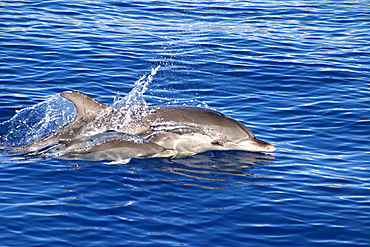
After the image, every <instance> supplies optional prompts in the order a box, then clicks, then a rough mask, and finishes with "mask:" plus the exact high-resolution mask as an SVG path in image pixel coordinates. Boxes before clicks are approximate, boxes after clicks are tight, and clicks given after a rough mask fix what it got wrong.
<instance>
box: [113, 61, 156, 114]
mask: <svg viewBox="0 0 370 247" xmlns="http://www.w3.org/2000/svg"><path fill="white" fill-rule="evenodd" d="M160 67H161V66H160V65H158V66H157V67H156V68H152V70H151V73H150V75H148V76H147V75H143V76H141V77H140V79H139V80H137V81H136V82H135V84H134V88H133V89H132V90H131V91H130V92H129V93H128V94H127V95H126V96H124V97H122V96H121V95H120V93H118V94H117V95H116V97H115V99H114V103H113V107H114V108H117V109H121V110H123V111H127V110H129V111H131V112H135V111H137V110H146V109H148V105H147V103H146V101H145V99H144V93H145V92H146V90H147V89H148V85H149V84H150V83H151V82H152V81H153V77H154V76H155V75H156V74H157V71H158V69H159V68H160Z"/></svg>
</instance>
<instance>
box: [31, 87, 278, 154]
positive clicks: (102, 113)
mask: <svg viewBox="0 0 370 247" xmlns="http://www.w3.org/2000/svg"><path fill="white" fill-rule="evenodd" d="M60 95H61V96H62V97H64V98H66V99H68V100H69V101H71V102H72V103H73V104H74V106H75V107H76V111H77V114H76V117H75V119H74V121H73V122H72V123H70V124H68V125H67V126H65V127H63V128H62V129H60V130H58V131H56V132H55V133H53V134H52V135H50V136H49V137H47V138H45V139H44V140H41V141H39V142H38V143H34V144H33V146H32V148H30V150H29V151H36V152H34V153H33V154H36V155H37V154H41V153H42V154H45V153H54V152H55V147H56V146H58V147H59V148H61V149H62V150H64V151H63V152H62V153H61V154H64V156H66V157H67V156H68V157H69V158H73V157H78V158H79V159H84V157H88V160H103V159H105V158H106V159H117V157H116V156H115V155H118V156H120V159H122V160H127V159H129V158H149V157H170V158H183V157H187V156H190V155H194V154H197V153H201V152H205V151H209V150H243V151H252V152H274V151H275V150H276V148H275V146H273V145H272V144H269V143H266V142H264V141H261V140H258V139H256V138H255V136H254V134H253V133H252V131H251V130H249V129H248V128H247V127H245V126H244V125H243V124H241V123H240V122H238V121H236V120H234V119H232V118H230V117H228V116H226V115H224V114H222V113H219V112H216V111H213V110H210V109H205V108H200V107H191V106H174V105H172V106H171V105H165V106H153V107H148V108H147V109H145V110H143V111H142V112H139V113H138V112H136V113H135V114H132V115H128V114H124V113H123V112H122V111H120V110H119V109H115V108H112V107H109V106H107V105H105V104H103V103H101V102H99V101H97V100H95V99H93V98H92V97H90V96H88V95H86V94H83V93H80V92H74V91H64V92H62V93H61V94H60ZM97 129H98V130H99V131H100V133H94V130H95V131H96V130H97ZM112 131H114V132H112ZM112 133H115V134H112ZM123 136H130V137H134V139H135V138H139V139H135V140H136V142H135V141H134V142H132V140H133V139H132V140H131V141H130V140H129V139H130V138H128V139H125V138H123ZM96 138H100V139H101V140H103V141H100V142H99V141H97V142H96V143H94V141H93V140H94V139H96ZM137 140H140V141H139V142H138V141H137ZM144 140H145V141H144ZM50 144H52V145H51V146H50ZM45 147H48V148H45ZM40 148H41V149H40ZM123 149H130V150H131V151H132V152H131V151H130V152H128V151H127V152H125V151H122V150H123ZM135 149H136V152H137V153H140V155H133V152H135ZM148 149H150V150H152V151H149V152H145V150H148ZM156 149H157V151H154V150H156ZM40 150H42V151H40ZM156 152H157V153H156ZM94 153H96V156H95V155H94ZM130 156H131V157H130ZM114 157H116V158H114Z"/></svg>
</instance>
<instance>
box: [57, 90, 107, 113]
mask: <svg viewBox="0 0 370 247" xmlns="http://www.w3.org/2000/svg"><path fill="white" fill-rule="evenodd" d="M60 95H61V96H62V97H63V98H66V99H68V100H69V101H71V102H72V103H73V104H74V105H75V107H76V111H77V115H76V118H75V120H80V119H85V120H87V119H94V118H95V117H96V116H97V115H98V114H99V113H101V112H102V111H103V110H105V109H107V108H109V106H107V105H105V104H103V103H101V102H99V101H97V100H96V99H93V98H92V97H90V96H88V95H86V94H83V93H80V92H74V91H64V92H62V93H60Z"/></svg>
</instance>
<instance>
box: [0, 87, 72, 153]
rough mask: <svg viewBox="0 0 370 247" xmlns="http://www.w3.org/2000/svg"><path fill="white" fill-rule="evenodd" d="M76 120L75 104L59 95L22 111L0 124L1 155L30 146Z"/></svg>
mask: <svg viewBox="0 0 370 247" xmlns="http://www.w3.org/2000/svg"><path fill="white" fill-rule="evenodd" d="M74 118H75V109H74V106H73V104H72V103H71V102H69V101H68V100H66V99H64V98H63V97H61V96H60V95H59V94H57V95H54V96H52V97H50V98H49V99H48V100H46V101H43V102H40V103H38V104H36V105H34V106H31V107H27V108H24V109H21V110H19V111H17V112H16V114H15V115H14V116H13V117H12V118H11V119H9V120H7V121H5V122H3V123H0V153H6V152H8V151H11V149H12V148H16V147H20V146H23V145H26V144H29V143H31V142H32V141H33V140H35V139H38V138H41V137H42V136H44V135H46V134H48V133H51V132H53V131H55V130H56V129H59V128H61V127H63V126H64V125H67V124H68V123H70V122H71V121H72V120H73V119H74Z"/></svg>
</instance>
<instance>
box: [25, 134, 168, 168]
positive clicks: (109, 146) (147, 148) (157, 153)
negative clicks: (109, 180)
mask: <svg viewBox="0 0 370 247" xmlns="http://www.w3.org/2000/svg"><path fill="white" fill-rule="evenodd" d="M173 155H174V151H173V150H166V149H164V148H163V147H161V146H159V145H157V144H155V143H153V142H150V141H148V140H145V139H143V138H141V137H138V136H133V135H128V134H126V133H119V132H115V131H106V132H104V133H101V134H97V135H93V136H86V137H82V138H75V139H65V140H63V139H62V140H59V141H57V142H56V143H52V144H51V145H48V146H46V147H44V148H42V149H40V150H38V151H37V152H34V153H29V154H28V155H27V156H28V157H50V156H52V157H55V156H57V157H58V158H60V159H65V160H87V161H114V163H115V164H126V163H128V162H129V161H130V160H131V158H161V157H171V156H173Z"/></svg>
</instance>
